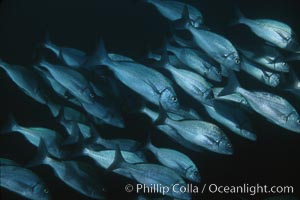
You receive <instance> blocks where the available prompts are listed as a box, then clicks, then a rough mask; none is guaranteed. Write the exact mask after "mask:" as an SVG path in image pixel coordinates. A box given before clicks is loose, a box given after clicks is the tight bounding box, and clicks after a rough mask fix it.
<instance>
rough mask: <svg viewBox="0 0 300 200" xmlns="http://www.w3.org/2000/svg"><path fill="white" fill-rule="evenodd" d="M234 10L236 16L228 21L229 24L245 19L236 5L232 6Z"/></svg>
mask: <svg viewBox="0 0 300 200" xmlns="http://www.w3.org/2000/svg"><path fill="white" fill-rule="evenodd" d="M234 12H235V16H236V18H235V19H234V20H232V21H231V22H230V23H229V25H230V26H234V25H237V24H241V23H243V20H244V19H246V18H245V16H244V15H243V13H242V12H241V10H240V9H239V8H238V7H237V6H235V7H234Z"/></svg>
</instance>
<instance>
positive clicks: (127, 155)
mask: <svg viewBox="0 0 300 200" xmlns="http://www.w3.org/2000/svg"><path fill="white" fill-rule="evenodd" d="M115 151H116V150H103V151H94V150H92V149H89V148H84V150H83V152H82V154H83V155H85V156H88V157H90V158H92V159H93V160H94V161H95V162H96V163H97V164H98V165H99V166H100V167H102V168H104V169H107V168H108V167H109V166H110V165H111V164H112V163H113V161H114V155H115ZM121 153H122V156H123V158H124V159H125V160H126V162H128V163H145V162H147V160H145V159H143V158H141V157H140V156H138V155H137V154H136V153H134V152H129V151H121ZM113 172H115V173H117V174H120V175H122V176H125V177H127V178H131V176H130V174H129V173H128V172H127V171H126V170H125V169H122V168H119V169H115V170H113Z"/></svg>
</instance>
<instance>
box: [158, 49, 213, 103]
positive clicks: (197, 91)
mask: <svg viewBox="0 0 300 200" xmlns="http://www.w3.org/2000/svg"><path fill="white" fill-rule="evenodd" d="M164 57H165V58H162V59H165V61H163V63H162V66H163V67H164V68H165V69H167V70H168V71H169V72H170V73H171V74H172V76H173V79H174V80H175V82H176V83H177V84H178V85H179V86H180V87H181V88H182V89H183V90H184V91H185V92H186V93H188V94H189V95H190V96H192V97H193V98H194V99H196V100H197V101H199V102H201V103H203V104H210V102H211V101H212V100H213V98H214V96H213V92H212V85H211V84H210V83H208V82H207V81H206V80H205V79H204V78H203V77H202V76H200V75H198V74H196V73H194V72H191V71H188V70H185V69H178V68H175V67H174V66H172V65H171V64H170V63H169V61H168V58H167V55H166V56H164Z"/></svg>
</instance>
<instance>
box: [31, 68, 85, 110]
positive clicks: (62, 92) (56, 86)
mask: <svg viewBox="0 0 300 200" xmlns="http://www.w3.org/2000/svg"><path fill="white" fill-rule="evenodd" d="M34 69H35V70H37V71H38V72H39V74H40V75H41V77H42V78H43V79H44V80H45V82H46V83H47V84H48V85H49V86H50V87H51V88H52V89H53V90H54V92H55V93H56V94H57V95H59V96H60V97H62V98H64V99H66V100H68V101H69V102H71V103H73V104H75V105H77V106H81V104H80V102H79V100H77V99H76V98H70V96H68V94H69V92H68V89H67V88H65V87H64V86H62V85H61V84H60V83H59V82H58V81H57V80H55V79H54V78H53V76H52V75H51V74H50V73H49V72H48V71H47V70H46V69H43V68H40V67H37V66H34Z"/></svg>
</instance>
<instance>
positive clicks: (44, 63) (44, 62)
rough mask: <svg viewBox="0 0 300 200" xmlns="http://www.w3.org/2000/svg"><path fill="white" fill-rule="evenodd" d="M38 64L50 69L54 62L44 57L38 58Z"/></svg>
mask: <svg viewBox="0 0 300 200" xmlns="http://www.w3.org/2000/svg"><path fill="white" fill-rule="evenodd" d="M36 65H37V66H40V67H44V68H46V69H48V68H49V66H51V65H52V64H51V63H49V62H48V61H46V60H45V59H44V58H43V57H42V58H41V59H39V60H38V62H37V64H36Z"/></svg>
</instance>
